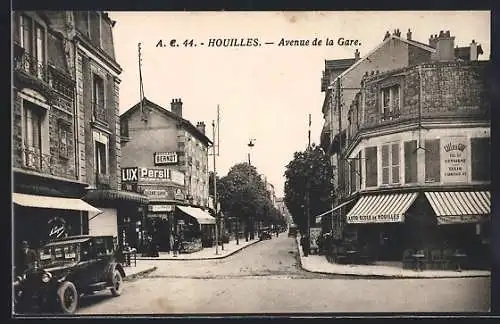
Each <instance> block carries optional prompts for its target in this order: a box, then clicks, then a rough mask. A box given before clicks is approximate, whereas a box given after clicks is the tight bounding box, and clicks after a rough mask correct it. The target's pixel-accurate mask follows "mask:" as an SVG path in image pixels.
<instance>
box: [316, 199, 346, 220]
mask: <svg viewBox="0 0 500 324" xmlns="http://www.w3.org/2000/svg"><path fill="white" fill-rule="evenodd" d="M353 201H354V199H351V200H348V201H345V202H343V203H341V204H340V205H337V206H335V207H334V208H333V209H330V210H327V211H326V212H324V213H321V214H319V215H317V216H315V218H316V223H317V224H319V223H321V220H322V219H323V216H325V215H328V214H332V213H333V212H334V211H336V210H338V209H340V208H341V207H344V206H345V205H347V204H349V203H351V202H353Z"/></svg>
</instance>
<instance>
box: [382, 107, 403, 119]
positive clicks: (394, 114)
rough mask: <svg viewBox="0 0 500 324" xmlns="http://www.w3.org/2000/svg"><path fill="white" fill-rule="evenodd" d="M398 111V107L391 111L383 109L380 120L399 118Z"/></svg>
mask: <svg viewBox="0 0 500 324" xmlns="http://www.w3.org/2000/svg"><path fill="white" fill-rule="evenodd" d="M400 115H401V114H400V112H399V109H397V110H393V111H385V112H384V113H383V114H382V120H383V121H385V120H393V119H397V118H399V116H400Z"/></svg>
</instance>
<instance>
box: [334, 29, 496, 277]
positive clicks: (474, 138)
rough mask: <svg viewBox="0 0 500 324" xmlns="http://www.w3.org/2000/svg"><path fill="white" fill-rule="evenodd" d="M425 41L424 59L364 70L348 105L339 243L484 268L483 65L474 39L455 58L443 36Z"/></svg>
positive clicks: (486, 147) (486, 106) (486, 144)
mask: <svg viewBox="0 0 500 324" xmlns="http://www.w3.org/2000/svg"><path fill="white" fill-rule="evenodd" d="M429 43H430V45H432V46H433V47H435V48H436V52H433V53H432V55H431V57H430V60H429V61H428V62H423V63H419V64H415V65H411V66H409V67H403V68H400V69H393V70H390V71H386V72H383V73H381V72H379V73H377V72H376V71H374V73H365V76H364V77H363V78H362V80H361V82H360V91H358V92H357V93H356V95H355V96H354V99H353V100H352V102H351V104H350V105H349V109H348V110H347V120H346V122H347V125H346V140H345V142H344V145H345V149H344V150H343V151H342V155H343V157H344V159H343V160H344V161H345V168H344V169H343V171H344V173H343V179H344V180H345V190H344V191H343V195H342V196H341V198H340V199H341V201H342V203H343V204H345V206H346V209H347V212H346V214H344V215H343V217H342V218H341V219H342V223H343V225H344V228H343V234H344V240H349V241H353V242H356V244H358V245H360V246H368V247H370V249H371V250H372V251H373V253H375V254H376V255H377V258H378V259H381V260H389V261H401V260H403V261H405V260H406V261H408V260H410V259H411V255H412V253H414V251H422V253H423V255H424V256H425V262H426V264H427V265H428V266H429V267H435V266H437V264H438V263H437V261H436V262H434V256H436V258H437V256H438V255H441V254H440V253H442V252H443V251H461V253H463V254H465V255H467V256H468V257H467V258H466V261H465V264H466V266H469V267H488V255H489V254H488V251H489V232H490V229H489V228H490V225H489V217H490V213H491V210H490V204H491V203H490V183H491V177H490V94H489V88H490V81H489V80H490V76H489V74H488V71H489V68H488V66H489V62H488V61H478V60H477V57H478V54H477V53H478V52H479V53H481V52H482V51H481V50H480V47H479V45H478V44H476V43H475V42H472V43H471V45H470V46H469V51H470V53H469V55H467V56H463V55H462V54H463V51H462V50H458V51H457V48H456V47H455V46H454V37H452V36H451V35H450V33H449V32H441V33H440V34H439V35H435V36H432V37H431V39H430V41H429ZM457 54H460V55H457ZM342 203H341V204H342ZM412 251H413V252H412ZM436 260H437V259H436Z"/></svg>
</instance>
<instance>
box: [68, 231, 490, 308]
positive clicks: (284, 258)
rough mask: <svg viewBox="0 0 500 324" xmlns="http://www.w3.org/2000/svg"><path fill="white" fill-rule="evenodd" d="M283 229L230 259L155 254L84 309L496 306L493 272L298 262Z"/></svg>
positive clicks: (293, 244) (87, 302) (88, 300)
mask: <svg viewBox="0 0 500 324" xmlns="http://www.w3.org/2000/svg"><path fill="white" fill-rule="evenodd" d="M297 258H298V256H297V247H296V242H295V240H294V239H292V238H288V237H286V234H282V235H281V236H280V237H279V238H276V237H273V239H271V240H268V241H263V242H259V243H256V244H254V245H252V246H249V247H248V248H246V249H244V250H242V251H240V252H238V253H236V254H234V255H232V256H230V257H228V258H225V259H217V260H203V261H167V260H159V261H156V263H155V265H156V266H157V267H158V269H157V270H156V271H155V272H153V273H152V274H150V275H149V276H147V277H145V278H143V279H138V280H135V281H131V282H127V283H126V286H125V291H124V292H123V294H122V296H120V297H118V298H112V297H109V295H108V293H103V294H98V295H94V296H90V297H85V298H83V299H82V300H81V303H80V307H81V308H80V310H79V312H78V314H94V315H97V314H106V315H109V314H166V315H168V314H180V313H191V314H201V313H281V312H294V313H296V312H463V311H465V312H476V311H488V309H489V307H490V278H453V279H359V278H356V277H346V276H338V275H337V276H335V275H321V274H313V273H309V272H306V271H304V270H302V269H300V266H299V265H298V264H297V262H298V259H297Z"/></svg>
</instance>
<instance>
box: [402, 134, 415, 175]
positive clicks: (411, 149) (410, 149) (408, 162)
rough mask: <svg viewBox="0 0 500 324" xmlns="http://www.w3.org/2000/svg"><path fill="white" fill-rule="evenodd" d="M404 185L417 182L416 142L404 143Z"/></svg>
mask: <svg viewBox="0 0 500 324" xmlns="http://www.w3.org/2000/svg"><path fill="white" fill-rule="evenodd" d="M404 145H405V147H404V150H405V183H413V182H417V141H408V142H405V144H404Z"/></svg>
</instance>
